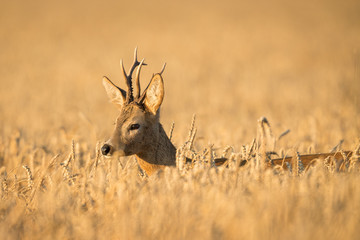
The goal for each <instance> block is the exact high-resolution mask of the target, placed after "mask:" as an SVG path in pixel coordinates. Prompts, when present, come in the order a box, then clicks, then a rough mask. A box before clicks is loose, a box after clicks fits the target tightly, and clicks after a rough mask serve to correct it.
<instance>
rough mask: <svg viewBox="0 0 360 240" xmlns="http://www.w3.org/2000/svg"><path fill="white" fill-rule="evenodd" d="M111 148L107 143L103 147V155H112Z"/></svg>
mask: <svg viewBox="0 0 360 240" xmlns="http://www.w3.org/2000/svg"><path fill="white" fill-rule="evenodd" d="M111 148H112V147H111V146H110V145H109V144H107V143H105V144H104V145H103V146H102V147H101V153H102V155H104V156H108V155H110V152H111Z"/></svg>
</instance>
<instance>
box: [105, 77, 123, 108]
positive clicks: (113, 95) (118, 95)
mask: <svg viewBox="0 0 360 240" xmlns="http://www.w3.org/2000/svg"><path fill="white" fill-rule="evenodd" d="M102 82H103V85H104V87H105V90H106V93H107V95H108V97H109V98H110V101H111V102H112V103H114V104H115V105H116V106H117V107H119V108H122V107H123V105H124V103H125V99H126V92H125V91H124V90H122V89H121V88H118V87H117V86H116V85H115V84H113V83H112V82H111V81H110V79H108V78H107V77H103V81H102Z"/></svg>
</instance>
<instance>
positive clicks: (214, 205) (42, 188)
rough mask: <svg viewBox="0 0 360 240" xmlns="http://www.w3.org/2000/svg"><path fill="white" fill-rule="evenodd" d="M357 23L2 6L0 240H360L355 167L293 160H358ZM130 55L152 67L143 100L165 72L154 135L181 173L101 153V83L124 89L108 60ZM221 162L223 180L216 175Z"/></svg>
mask: <svg viewBox="0 0 360 240" xmlns="http://www.w3.org/2000/svg"><path fill="white" fill-rule="evenodd" d="M359 11H360V5H359V3H358V1H347V2H343V1H335V0H332V1H317V2H316V3H314V2H310V1H309V2H307V1H305V2H304V1H301V2H298V3H295V2H293V3H290V2H288V1H283V0H279V1H275V2H269V1H260V2H259V1H257V2H255V3H253V2H251V1H242V2H238V1H231V0H228V1H225V2H224V1H223V2H218V1H208V2H207V4H206V5H204V4H203V3H201V2H194V1H182V2H178V3H170V2H166V1H162V0H158V1H151V2H144V3H141V2H135V3H125V2H119V1H107V2H101V3H100V2H96V1H76V3H74V2H73V1H61V2H58V3H49V2H47V1H35V2H26V3H25V2H21V3H20V2H17V1H11V2H9V1H7V2H5V1H4V2H2V3H0V26H1V28H0V29H1V30H0V32H1V34H0V44H1V51H0V75H1V80H0V133H1V135H0V178H1V184H0V185H1V188H0V189H1V192H0V197H1V201H0V238H1V239H19V238H23V239H106V238H107V239H124V238H125V239H133V238H135V239H144V238H150V239H155V238H156V239H190V238H191V239H199V238H201V239H211V238H215V239H241V238H245V239H289V238H291V239H357V238H358V236H359V234H360V232H359V228H358V224H359V223H360V212H359V209H360V186H359V184H358V182H359V180H360V179H359V178H360V175H359V170H360V169H359V166H358V155H356V154H355V155H354V156H352V158H351V159H347V161H346V166H345V167H346V168H345V169H346V170H345V171H344V172H337V171H336V168H334V166H333V164H331V161H327V162H325V163H321V162H320V163H318V164H316V165H315V166H313V167H310V168H309V169H308V170H307V171H302V170H303V169H302V166H301V162H299V161H295V160H296V159H297V158H298V157H297V152H300V153H309V152H311V153H316V152H327V151H330V150H331V149H334V150H335V151H339V152H341V151H342V150H353V151H354V152H356V153H359V137H360V110H359V109H360V102H359V95H360V71H359V69H360V67H359V66H360V65H359V64H360V54H359V49H360V32H359V29H360V15H359V14H358V13H359ZM135 46H138V47H139V58H142V57H145V58H146V60H145V62H146V63H148V64H149V65H148V66H146V67H144V68H143V72H144V74H142V76H141V77H142V85H145V84H146V83H147V81H148V80H149V78H150V76H151V74H152V73H153V72H158V71H159V70H160V69H161V67H162V64H163V62H167V69H166V70H165V73H164V80H165V92H166V93H165V100H164V103H163V106H162V116H161V122H162V123H163V124H164V126H165V129H169V130H170V135H172V141H173V142H174V143H175V145H176V146H177V148H178V151H177V162H178V167H177V168H171V169H166V171H164V172H162V173H159V174H157V175H155V176H151V177H150V178H148V177H144V176H142V175H141V174H140V173H139V170H138V167H137V165H136V163H135V161H134V159H133V158H132V157H129V158H121V159H113V160H107V159H104V158H102V157H101V156H100V152H99V147H100V146H101V143H102V142H103V140H104V139H106V137H107V136H109V134H110V132H111V131H112V125H111V124H112V122H113V120H114V119H115V116H116V114H117V112H116V110H115V108H114V107H113V106H112V105H111V104H109V103H108V100H107V97H106V94H105V92H104V90H103V88H102V86H101V77H102V75H107V76H109V77H110V78H111V79H113V80H115V81H117V80H116V79H118V81H120V80H121V84H120V85H121V86H124V84H123V83H122V79H121V74H120V68H119V64H118V62H119V58H123V59H124V61H125V63H127V62H130V61H131V59H132V52H133V49H134V47H135ZM126 67H127V66H126ZM119 79H120V80H119ZM194 113H196V124H193V123H191V124H189V122H190V120H191V116H193V114H194ZM260 116H266V117H267V119H268V120H269V122H270V124H271V128H270V127H269V126H270V124H267V123H266V122H264V121H260V122H259V123H258V124H259V125H260V128H257V120H258V119H259V118H260ZM263 120H264V119H263ZM172 122H175V123H176V124H175V125H173V126H172V125H171V123H172ZM174 126H175V127H174ZM189 128H190V131H189ZM287 129H290V132H288V131H287ZM255 138H256V139H257V140H256V141H254V139H255ZM342 140H343V141H342ZM269 151H273V152H276V153H278V154H279V155H280V156H283V155H289V156H293V160H294V161H293V164H292V165H289V166H287V167H289V168H291V169H293V171H288V170H284V169H282V168H281V167H276V168H274V169H272V170H265V169H264V168H263V163H264V161H265V159H266V158H265V155H266V154H267V152H269ZM189 156H190V157H192V158H193V159H195V161H193V163H192V165H188V164H187V163H186V161H185V159H186V157H189ZM219 157H227V158H229V159H230V161H229V162H228V163H227V167H220V168H215V167H213V165H214V164H215V162H214V161H215V159H216V158H219ZM242 161H249V162H250V164H248V165H246V166H245V167H241V168H239V167H238V165H239V163H241V162H242Z"/></svg>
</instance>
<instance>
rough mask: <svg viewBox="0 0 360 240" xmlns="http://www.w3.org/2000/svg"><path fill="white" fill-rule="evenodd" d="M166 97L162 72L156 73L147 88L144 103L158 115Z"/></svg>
mask: <svg viewBox="0 0 360 240" xmlns="http://www.w3.org/2000/svg"><path fill="white" fill-rule="evenodd" d="M163 99H164V82H163V79H162V77H161V75H160V74H155V75H154V76H153V77H152V79H151V81H150V84H149V86H148V88H147V89H146V93H145V100H144V105H145V107H146V108H147V109H148V110H150V112H152V114H154V115H156V113H157V111H158V110H159V108H160V105H161V103H162V101H163Z"/></svg>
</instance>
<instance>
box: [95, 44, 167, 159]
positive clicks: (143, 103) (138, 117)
mask: <svg viewBox="0 0 360 240" xmlns="http://www.w3.org/2000/svg"><path fill="white" fill-rule="evenodd" d="M120 65H121V69H122V73H123V76H124V79H125V82H126V85H127V91H125V90H123V89H121V88H119V87H117V86H116V85H115V84H114V83H113V82H112V81H110V80H109V79H108V78H107V77H104V78H103V85H104V87H105V90H106V92H107V94H108V96H109V98H110V100H111V102H113V103H114V104H115V106H117V107H118V109H119V111H120V114H119V116H118V117H117V119H116V124H115V130H114V132H113V134H112V137H111V138H110V139H109V140H108V141H107V142H106V143H105V144H104V145H103V146H102V147H101V152H102V154H103V155H104V156H111V155H112V154H114V153H117V154H118V155H119V156H129V155H133V154H141V153H142V152H146V151H147V150H148V149H149V148H151V147H152V146H153V145H154V141H155V142H156V141H157V139H158V138H159V127H160V126H159V108H160V105H161V103H162V101H163V98H164V83H163V79H162V76H161V74H162V73H163V71H164V68H165V64H164V67H163V69H162V70H161V72H160V73H157V74H154V75H153V77H152V78H151V80H150V83H149V84H148V86H147V87H146V89H145V91H144V92H143V93H142V94H141V90H140V80H139V78H140V71H141V67H142V66H143V65H146V64H145V63H144V59H143V60H141V61H140V62H139V61H138V60H137V49H135V53H134V62H133V64H132V66H131V68H130V70H129V75H127V73H126V72H125V69H124V65H123V62H122V61H121V62H120ZM136 68H137V71H136V74H135V84H134V86H135V89H134V90H135V91H133V82H132V74H133V72H134V71H135V69H136Z"/></svg>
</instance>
